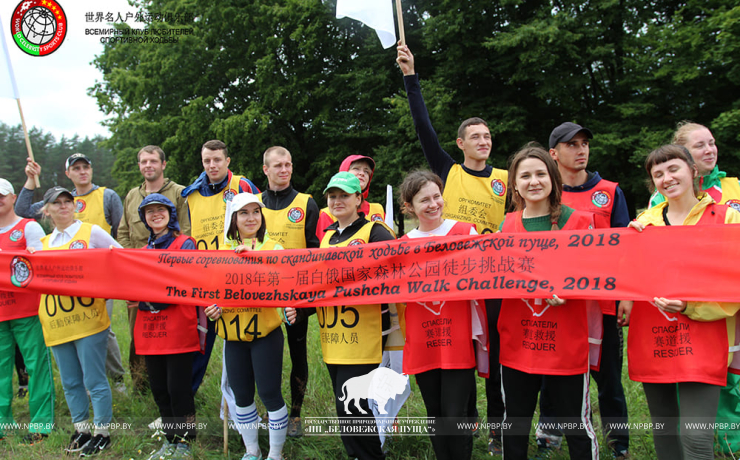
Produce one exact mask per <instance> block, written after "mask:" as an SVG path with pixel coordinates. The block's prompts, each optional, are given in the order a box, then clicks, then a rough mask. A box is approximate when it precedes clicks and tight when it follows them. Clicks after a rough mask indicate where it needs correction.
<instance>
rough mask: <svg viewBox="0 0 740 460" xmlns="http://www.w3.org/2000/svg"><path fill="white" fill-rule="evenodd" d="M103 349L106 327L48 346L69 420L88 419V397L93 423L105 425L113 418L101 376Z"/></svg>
mask: <svg viewBox="0 0 740 460" xmlns="http://www.w3.org/2000/svg"><path fill="white" fill-rule="evenodd" d="M107 350H108V329H105V330H103V331H100V332H98V333H97V334H93V335H90V336H87V337H83V338H81V339H77V340H73V341H71V342H67V343H63V344H61V345H56V346H53V347H51V351H52V353H54V359H56V361H57V366H58V367H59V376H60V377H61V378H62V387H63V388H64V397H65V398H66V399H67V407H69V412H70V414H71V415H72V422H73V423H77V422H84V421H85V420H88V419H89V418H90V400H92V406H93V412H94V413H95V417H94V418H93V423H95V426H103V425H108V424H109V423H110V422H111V419H112V418H113V397H112V395H111V391H110V384H108V379H107V378H106V376H105V355H106V353H107ZM86 389H87V390H88V391H90V399H89V400H88V397H87V392H86V391H85V390H86Z"/></svg>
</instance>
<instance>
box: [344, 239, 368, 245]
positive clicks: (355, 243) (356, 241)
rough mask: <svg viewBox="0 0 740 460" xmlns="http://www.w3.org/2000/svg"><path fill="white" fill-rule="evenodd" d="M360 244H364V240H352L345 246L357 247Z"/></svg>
mask: <svg viewBox="0 0 740 460" xmlns="http://www.w3.org/2000/svg"><path fill="white" fill-rule="evenodd" d="M361 244H365V240H363V239H362V238H355V239H354V240H352V241H350V242H349V243H347V246H359V245H361Z"/></svg>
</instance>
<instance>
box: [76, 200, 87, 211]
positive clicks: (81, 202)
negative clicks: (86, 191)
mask: <svg viewBox="0 0 740 460" xmlns="http://www.w3.org/2000/svg"><path fill="white" fill-rule="evenodd" d="M85 208H87V203H85V200H83V199H82V198H77V200H76V201H75V212H82V211H84V210H85Z"/></svg>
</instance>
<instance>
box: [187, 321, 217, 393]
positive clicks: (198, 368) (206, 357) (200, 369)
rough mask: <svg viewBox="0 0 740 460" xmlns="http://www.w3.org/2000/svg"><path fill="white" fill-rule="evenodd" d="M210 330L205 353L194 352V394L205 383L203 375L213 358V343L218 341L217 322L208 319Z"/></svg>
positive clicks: (207, 335)
mask: <svg viewBox="0 0 740 460" xmlns="http://www.w3.org/2000/svg"><path fill="white" fill-rule="evenodd" d="M207 323H208V324H207V326H208V332H206V349H205V354H203V353H201V352H199V351H196V352H193V353H194V354H193V372H192V375H191V390H192V392H193V395H195V393H197V392H198V388H200V384H201V383H203V377H205V375H206V370H207V369H208V361H210V359H211V353H212V352H213V344H214V343H215V342H216V322H215V321H207Z"/></svg>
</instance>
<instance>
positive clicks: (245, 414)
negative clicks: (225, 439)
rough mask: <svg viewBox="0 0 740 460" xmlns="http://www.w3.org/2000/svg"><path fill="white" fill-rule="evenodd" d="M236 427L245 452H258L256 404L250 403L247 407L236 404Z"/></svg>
mask: <svg viewBox="0 0 740 460" xmlns="http://www.w3.org/2000/svg"><path fill="white" fill-rule="evenodd" d="M235 418H236V429H237V431H239V434H241V435H242V440H243V441H244V446H245V447H246V448H247V453H248V454H251V455H257V456H259V454H260V445H259V440H258V438H257V435H258V430H257V428H258V427H257V420H258V419H259V415H257V404H255V403H252V404H251V405H250V406H249V407H239V406H236V417H235Z"/></svg>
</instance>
